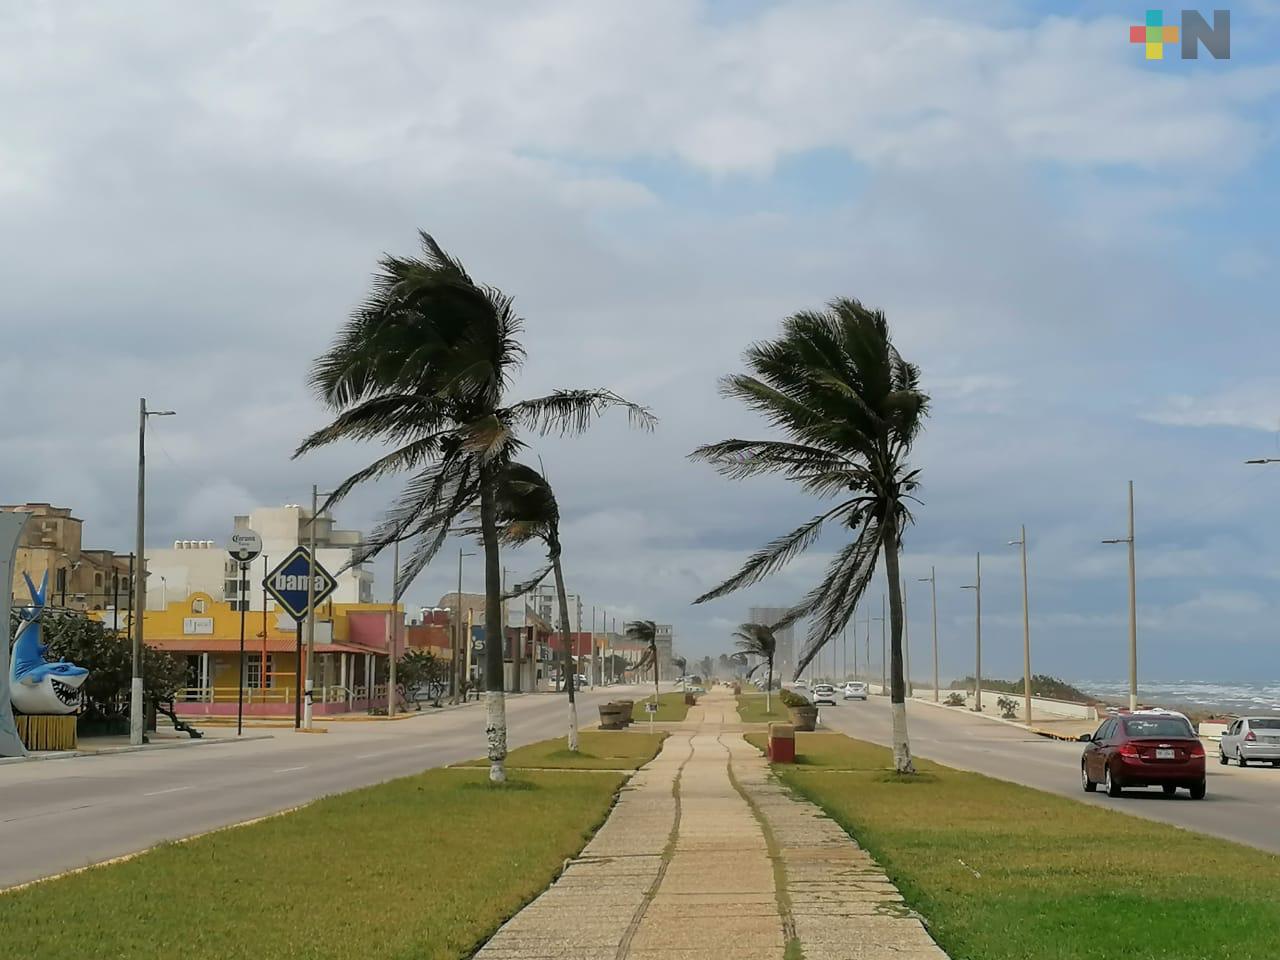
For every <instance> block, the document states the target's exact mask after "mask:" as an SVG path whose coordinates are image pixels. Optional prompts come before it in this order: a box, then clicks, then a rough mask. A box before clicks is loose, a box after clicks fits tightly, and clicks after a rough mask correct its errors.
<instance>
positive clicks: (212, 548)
mask: <svg viewBox="0 0 1280 960" xmlns="http://www.w3.org/2000/svg"><path fill="white" fill-rule="evenodd" d="M310 520H311V510H310V508H308V507H301V506H298V505H296V504H290V505H287V506H283V507H258V508H257V509H255V510H253V511H251V512H250V513H249V514H248V515H246V516H238V517H236V518H235V519H234V521H233V530H244V529H249V530H252V531H254V532H255V533H257V534H258V536H260V537H261V538H262V555H261V556H260V557H258V559H257V560H255V561H253V563H252V564H251V566H250V569H249V571H248V573H247V576H246V579H247V581H248V586H249V590H248V598H249V607H248V609H250V610H261V609H262V601H263V589H262V581H263V579H264V578H265V576H266V573H267V571H269V570H270V569H271V568H273V567H275V566H276V564H278V563H279V562H280V561H281V560H283V559H284V558H285V556H286V555H287V554H288V553H289V552H291V551H292V550H294V549H296V548H297V547H298V546H299V545H301V546H307V545H308V544H309V542H310V536H311V531H310ZM231 532H232V531H228V532H227V535H228V536H229V534H230V533H231ZM361 539H362V534H361V533H360V531H358V530H339V529H337V527H336V525H335V523H334V519H333V516H332V515H331V514H330V513H329V512H328V511H321V512H320V515H319V517H318V518H317V519H316V529H315V542H316V557H317V559H318V560H319V561H320V565H321V566H323V567H324V568H325V569H326V570H328V571H329V573H331V574H333V576H334V579H336V580H337V581H338V587H337V589H336V590H335V591H334V592H333V596H332V598H331V599H332V600H333V602H334V603H372V602H373V571H372V570H369V569H367V568H366V567H365V566H363V565H360V566H353V567H350V568H349V569H346V570H343V572H342V573H339V572H338V571H339V570H342V568H343V567H345V566H347V564H348V563H350V561H351V556H352V551H353V550H354V549H355V548H356V547H357V546H359V544H360V542H361ZM147 569H148V570H149V571H150V576H149V577H148V579H147V609H148V610H160V609H163V608H164V605H165V603H166V602H167V601H172V600H180V599H184V598H186V597H187V596H190V595H191V594H192V593H196V592H200V593H207V594H209V595H210V596H211V597H214V598H215V599H221V600H227V601H230V602H231V603H233V604H234V603H236V602H237V601H238V600H239V599H240V582H239V580H240V570H239V565H238V564H237V563H235V561H233V560H232V559H231V557H230V555H228V553H227V548H226V537H225V536H224V538H223V539H222V540H175V541H174V543H173V546H172V547H165V548H148V549H147ZM267 609H268V610H274V609H275V602H274V601H271V600H270V599H269V598H268V606H267Z"/></svg>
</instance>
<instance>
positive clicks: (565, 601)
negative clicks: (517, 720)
mask: <svg viewBox="0 0 1280 960" xmlns="http://www.w3.org/2000/svg"><path fill="white" fill-rule="evenodd" d="M551 565H552V570H554V572H555V575H556V598H557V599H558V600H559V603H560V639H561V640H562V641H564V666H563V667H562V668H561V672H563V673H564V684H565V690H566V691H567V692H568V694H569V749H570V750H571V751H572V752H574V753H577V752H578V704H577V701H576V700H575V698H574V693H573V690H574V687H576V686H577V685H578V684H577V678H576V677H575V676H574V675H573V671H572V666H573V654H574V650H573V637H572V636H571V635H570V634H569V597H568V595H567V594H566V593H565V592H564V571H562V570H561V569H560V555H559V554H558V553H557V554H556V556H555V558H554V559H553V560H552V561H551ZM591 642H592V645H593V646H594V644H595V637H592V638H591Z"/></svg>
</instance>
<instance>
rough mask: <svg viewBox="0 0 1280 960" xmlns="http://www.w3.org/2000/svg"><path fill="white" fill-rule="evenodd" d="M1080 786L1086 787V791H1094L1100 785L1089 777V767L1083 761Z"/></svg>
mask: <svg viewBox="0 0 1280 960" xmlns="http://www.w3.org/2000/svg"><path fill="white" fill-rule="evenodd" d="M1080 786H1082V787H1084V792H1085V793H1094V792H1095V791H1097V789H1098V785H1097V784H1096V783H1094V782H1093V781H1092V780H1090V779H1089V767H1088V766H1087V765H1086V764H1085V763H1084V762H1083V761H1082V762H1081V764H1080Z"/></svg>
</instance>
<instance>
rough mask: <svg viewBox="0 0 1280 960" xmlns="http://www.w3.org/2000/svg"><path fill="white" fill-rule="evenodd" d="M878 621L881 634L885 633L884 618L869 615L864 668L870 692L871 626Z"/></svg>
mask: <svg viewBox="0 0 1280 960" xmlns="http://www.w3.org/2000/svg"><path fill="white" fill-rule="evenodd" d="M877 620H878V621H880V632H881V633H883V632H884V617H873V616H871V614H869V613H868V614H867V647H866V650H865V651H864V653H865V654H866V657H865V658H864V659H865V660H866V663H865V664H863V668H864V669H865V670H866V671H867V689H868V690H870V689H871V624H872V623H874V622H875V621H877ZM882 692H883V691H882Z"/></svg>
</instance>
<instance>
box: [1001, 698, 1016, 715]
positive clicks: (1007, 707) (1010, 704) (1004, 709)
mask: <svg viewBox="0 0 1280 960" xmlns="http://www.w3.org/2000/svg"><path fill="white" fill-rule="evenodd" d="M996 707H997V708H998V709H999V711H1000V716H1002V717H1004V718H1005V719H1006V720H1017V719H1018V701H1017V700H1014V699H1013V698H1012V697H1001V698H1000V699H999V700H997V701H996Z"/></svg>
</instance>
